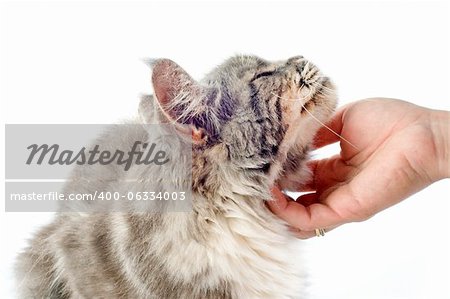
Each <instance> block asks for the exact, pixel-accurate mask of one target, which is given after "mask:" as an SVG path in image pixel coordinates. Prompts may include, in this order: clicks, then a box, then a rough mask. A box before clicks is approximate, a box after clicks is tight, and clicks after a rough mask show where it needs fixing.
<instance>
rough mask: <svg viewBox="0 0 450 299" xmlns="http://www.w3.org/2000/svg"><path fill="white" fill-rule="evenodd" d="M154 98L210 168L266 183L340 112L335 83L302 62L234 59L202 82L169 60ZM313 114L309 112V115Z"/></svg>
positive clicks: (157, 73) (157, 67)
mask: <svg viewBox="0 0 450 299" xmlns="http://www.w3.org/2000/svg"><path fill="white" fill-rule="evenodd" d="M152 68H153V74H152V84H153V89H154V95H155V96H156V99H157V102H158V103H159V107H160V108H161V111H162V112H163V113H162V115H163V117H162V119H161V121H162V122H171V123H173V124H174V125H175V126H176V127H177V128H178V130H179V132H180V133H181V134H184V135H186V136H189V137H190V138H192V141H193V149H194V152H196V153H200V155H203V156H204V157H209V160H211V161H212V162H211V161H209V163H213V164H214V163H217V164H221V165H222V166H221V167H224V168H227V167H228V168H229V169H234V170H233V171H236V172H242V173H245V174H246V177H248V176H251V174H254V175H255V177H259V178H261V177H266V178H267V180H268V182H269V184H270V183H273V181H274V180H276V179H277V177H278V176H279V175H280V173H282V166H283V164H284V163H285V161H286V158H287V155H288V152H289V151H290V149H291V148H294V147H295V148H297V149H298V148H299V147H300V148H305V149H306V148H307V147H308V145H309V144H310V143H311V142H312V138H313V136H314V134H315V132H316V131H317V129H318V128H319V127H320V123H319V122H317V120H316V119H314V118H317V119H319V120H320V121H326V120H327V118H329V117H330V115H331V114H332V112H333V110H334V108H335V106H336V95H335V92H334V86H333V85H332V83H331V81H330V80H329V78H328V77H326V76H324V75H323V74H322V73H321V72H320V70H319V69H318V68H317V67H316V66H315V65H314V64H312V63H311V62H309V61H308V60H306V59H305V58H303V57H302V56H296V57H292V58H290V59H288V60H285V61H278V62H269V61H266V60H263V59H261V58H259V57H256V56H242V55H239V56H235V57H232V58H230V59H228V60H227V61H225V62H224V63H223V64H221V65H219V66H218V67H216V68H215V69H214V70H213V71H212V72H211V73H209V74H208V75H206V76H205V78H204V79H203V80H202V81H196V80H194V79H193V78H192V77H191V76H190V75H189V74H188V73H187V72H186V71H185V70H183V69H182V68H181V67H180V66H179V65H177V64H176V63H175V62H173V61H171V60H169V59H157V60H154V61H153V62H152ZM304 107H306V109H307V110H308V111H309V112H310V113H311V114H312V115H311V114H309V112H308V111H306V110H305V109H304Z"/></svg>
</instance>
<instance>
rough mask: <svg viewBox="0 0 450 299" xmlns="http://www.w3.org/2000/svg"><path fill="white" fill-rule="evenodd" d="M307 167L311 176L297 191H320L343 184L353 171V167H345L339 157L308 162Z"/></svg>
mask: <svg viewBox="0 0 450 299" xmlns="http://www.w3.org/2000/svg"><path fill="white" fill-rule="evenodd" d="M308 167H309V169H310V170H311V172H312V173H313V176H312V178H311V180H310V181H309V182H307V183H306V184H304V185H302V186H300V188H299V191H303V192H307V191H313V190H314V191H322V190H324V189H327V188H329V187H332V186H334V185H336V184H339V183H341V182H344V181H345V180H346V179H347V178H348V177H349V176H351V174H352V172H353V171H355V169H354V167H352V166H350V165H347V164H346V163H345V162H344V161H343V160H342V159H341V157H340V156H339V155H335V156H333V157H330V158H326V159H322V160H313V161H310V162H308Z"/></svg>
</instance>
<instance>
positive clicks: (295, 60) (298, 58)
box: [287, 55, 304, 64]
mask: <svg viewBox="0 0 450 299" xmlns="http://www.w3.org/2000/svg"><path fill="white" fill-rule="evenodd" d="M302 60H304V58H303V56H301V55H299V56H294V57H291V58H289V59H288V60H287V64H297V63H300V62H301V61H302Z"/></svg>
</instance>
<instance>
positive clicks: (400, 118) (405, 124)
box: [268, 98, 450, 238]
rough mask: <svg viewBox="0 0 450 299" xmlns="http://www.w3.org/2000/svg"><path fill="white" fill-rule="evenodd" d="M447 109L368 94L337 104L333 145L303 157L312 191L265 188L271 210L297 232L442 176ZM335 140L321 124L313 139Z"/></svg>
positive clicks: (366, 211)
mask: <svg viewBox="0 0 450 299" xmlns="http://www.w3.org/2000/svg"><path fill="white" fill-rule="evenodd" d="M449 124H450V112H447V111H437V110H431V109H427V108H424V107H420V106H416V105H414V104H411V103H408V102H404V101H400V100H393V99H383V98H374V99H368V100H362V101H358V102H354V103H351V104H349V105H346V106H344V107H342V108H341V109H340V110H339V111H337V113H336V114H335V116H334V117H333V119H332V120H331V122H330V124H329V126H330V128H331V129H333V130H334V131H335V132H337V133H339V134H340V135H341V136H342V137H344V138H345V139H347V140H349V141H350V142H351V143H352V144H354V145H356V147H357V148H354V147H353V146H352V145H350V144H348V143H346V142H344V141H341V142H340V146H341V152H340V154H338V155H335V156H333V157H330V158H327V159H323V160H316V161H311V162H310V163H309V166H310V168H311V170H312V172H313V179H312V181H311V182H309V184H307V186H306V188H307V189H306V190H305V189H303V190H298V191H315V192H313V193H309V194H305V195H302V196H300V197H299V198H298V199H297V200H296V201H293V200H291V199H290V198H289V197H287V196H286V195H284V194H283V193H282V192H281V191H280V190H279V189H278V188H277V187H275V188H273V192H272V193H273V195H274V200H273V201H270V202H269V203H268V205H269V207H270V209H271V210H272V212H273V213H275V214H276V215H278V216H279V217H280V218H282V219H284V220H285V221H286V222H287V223H288V224H290V225H291V226H292V227H293V228H295V233H296V235H297V236H298V237H299V238H309V237H313V236H315V235H316V233H315V229H317V228H323V229H325V230H326V231H329V230H331V229H333V228H335V227H337V226H339V225H342V224H344V223H348V222H354V221H363V220H366V219H368V218H370V217H372V216H373V215H375V214H376V213H378V212H380V211H381V210H383V209H386V208H388V207H390V206H392V205H394V204H396V203H398V202H400V201H401V200H403V199H405V198H406V197H408V196H410V195H411V194H413V193H415V192H417V191H419V190H421V189H423V188H425V187H426V186H428V185H430V184H432V183H433V182H435V181H438V180H440V179H443V178H445V177H450V171H449V148H450V145H449V142H450V136H449ZM337 141H339V138H338V137H337V136H336V135H334V134H333V133H332V132H330V131H329V130H327V129H326V128H322V129H321V130H320V131H319V132H318V134H317V136H316V141H315V147H316V148H320V147H322V146H325V145H327V144H331V143H334V142H337Z"/></svg>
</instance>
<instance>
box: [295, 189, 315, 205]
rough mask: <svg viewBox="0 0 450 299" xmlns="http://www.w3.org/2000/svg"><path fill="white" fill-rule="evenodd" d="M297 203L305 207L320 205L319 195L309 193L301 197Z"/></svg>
mask: <svg viewBox="0 0 450 299" xmlns="http://www.w3.org/2000/svg"><path fill="white" fill-rule="evenodd" d="M295 201H296V202H297V203H299V204H301V205H304V206H305V207H307V206H310V205H312V204H313V203H318V202H319V199H318V195H317V193H316V192H312V193H307V194H303V195H301V196H299V197H298V198H297V199H296V200H295Z"/></svg>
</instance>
